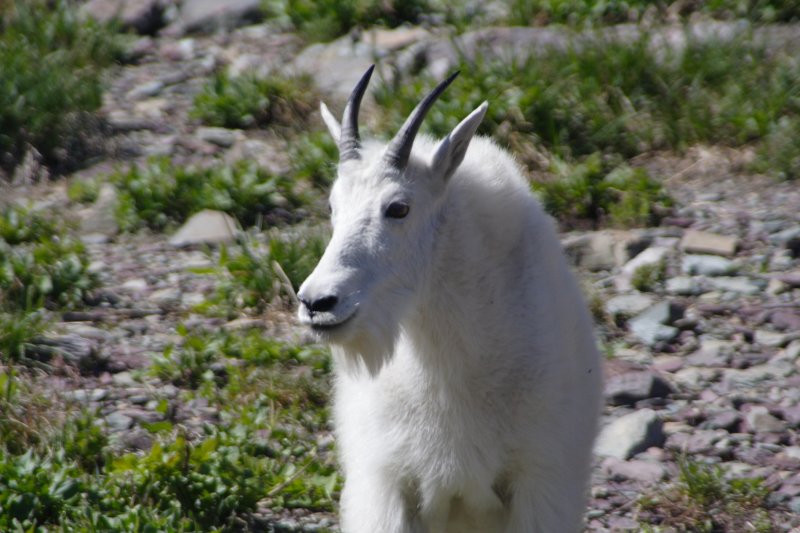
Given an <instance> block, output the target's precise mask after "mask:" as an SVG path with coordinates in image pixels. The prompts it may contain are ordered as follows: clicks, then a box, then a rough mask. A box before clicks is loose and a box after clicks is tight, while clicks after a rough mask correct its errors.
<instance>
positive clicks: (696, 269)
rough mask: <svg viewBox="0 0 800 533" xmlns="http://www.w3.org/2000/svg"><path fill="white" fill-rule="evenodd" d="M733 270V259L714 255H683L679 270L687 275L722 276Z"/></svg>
mask: <svg viewBox="0 0 800 533" xmlns="http://www.w3.org/2000/svg"><path fill="white" fill-rule="evenodd" d="M734 270H735V266H734V264H733V261H731V260H730V259H726V258H724V257H719V256H716V255H685V256H683V260H682V261H681V271H682V272H683V273H684V274H688V275H700V276H724V275H726V274H730V273H731V272H733V271H734Z"/></svg>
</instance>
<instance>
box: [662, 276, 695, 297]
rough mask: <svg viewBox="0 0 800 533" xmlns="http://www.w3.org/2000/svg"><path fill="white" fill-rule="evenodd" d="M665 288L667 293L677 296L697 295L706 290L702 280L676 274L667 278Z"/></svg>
mask: <svg viewBox="0 0 800 533" xmlns="http://www.w3.org/2000/svg"><path fill="white" fill-rule="evenodd" d="M664 290H665V291H666V292H667V294H674V295H676V296H697V295H700V294H703V292H705V290H704V289H703V284H702V283H701V281H700V280H699V279H697V278H695V277H689V276H675V277H674V278H669V279H667V282H666V284H665V285H664Z"/></svg>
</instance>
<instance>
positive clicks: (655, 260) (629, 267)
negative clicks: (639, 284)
mask: <svg viewBox="0 0 800 533" xmlns="http://www.w3.org/2000/svg"><path fill="white" fill-rule="evenodd" d="M671 251H672V249H671V248H668V247H666V246H651V247H649V248H646V249H645V250H643V251H642V252H640V253H639V254H637V255H636V257H634V258H633V259H631V260H630V261H628V262H627V263H625V264H624V265H623V266H622V270H621V272H620V275H619V276H617V278H616V279H615V280H614V282H615V285H616V287H617V289H618V290H629V289H630V288H631V279H632V278H633V276H634V274H635V273H636V271H637V270H638V269H640V268H642V267H650V266H654V265H658V264H659V263H663V262H664V261H665V260H666V257H667V255H668V254H669V253H670V252H671Z"/></svg>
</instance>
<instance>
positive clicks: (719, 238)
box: [681, 230, 737, 257]
mask: <svg viewBox="0 0 800 533" xmlns="http://www.w3.org/2000/svg"><path fill="white" fill-rule="evenodd" d="M736 247H737V239H736V237H730V236H726V235H717V234H716V233H708V232H705V231H696V230H689V231H687V232H686V233H685V234H684V236H683V239H681V249H682V250H683V251H684V252H688V253H694V254H711V255H722V256H725V257H731V256H733V255H734V254H735V253H736Z"/></svg>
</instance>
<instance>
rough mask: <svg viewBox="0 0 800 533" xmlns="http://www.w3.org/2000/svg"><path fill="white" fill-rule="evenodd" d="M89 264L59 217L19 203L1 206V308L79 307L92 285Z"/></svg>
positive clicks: (13, 310)
mask: <svg viewBox="0 0 800 533" xmlns="http://www.w3.org/2000/svg"><path fill="white" fill-rule="evenodd" d="M88 267H89V259H88V256H87V255H86V251H85V248H84V246H83V244H82V243H81V242H80V241H78V240H77V239H75V238H73V237H71V236H70V235H69V234H68V233H67V231H66V230H65V228H64V223H63V221H60V220H59V219H57V218H52V217H46V216H44V215H43V214H42V213H41V212H37V211H33V210H31V209H28V208H23V207H19V206H10V207H7V208H5V209H2V210H0V310H6V311H11V312H22V311H29V310H33V309H36V308H39V307H42V306H46V307H49V308H70V307H75V306H78V305H80V304H81V302H82V301H83V298H84V296H86V294H87V293H88V292H89V291H90V290H91V289H92V288H93V287H94V285H95V279H94V277H93V276H92V275H91V274H90V273H89V271H88ZM23 322H24V321H23Z"/></svg>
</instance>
